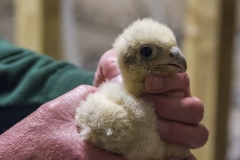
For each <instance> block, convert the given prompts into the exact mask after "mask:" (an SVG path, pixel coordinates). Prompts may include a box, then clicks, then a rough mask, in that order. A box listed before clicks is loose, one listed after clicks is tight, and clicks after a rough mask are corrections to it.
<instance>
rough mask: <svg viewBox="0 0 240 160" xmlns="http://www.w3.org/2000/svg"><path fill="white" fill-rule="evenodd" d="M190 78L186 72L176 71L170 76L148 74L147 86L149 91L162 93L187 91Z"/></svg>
mask: <svg viewBox="0 0 240 160" xmlns="http://www.w3.org/2000/svg"><path fill="white" fill-rule="evenodd" d="M189 85H190V82H189V78H188V75H187V74H186V73H175V74H171V75H168V76H157V75H151V74H150V75H148V76H147V78H146V81H145V88H146V90H147V92H148V93H152V94H161V93H166V92H187V91H188V90H189Z"/></svg>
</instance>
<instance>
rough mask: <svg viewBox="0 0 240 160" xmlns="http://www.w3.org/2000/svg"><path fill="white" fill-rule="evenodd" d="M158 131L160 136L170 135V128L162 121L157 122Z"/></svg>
mask: <svg viewBox="0 0 240 160" xmlns="http://www.w3.org/2000/svg"><path fill="white" fill-rule="evenodd" d="M157 131H158V133H159V134H160V135H166V134H168V133H169V131H170V127H169V125H168V124H166V123H164V122H162V121H158V122H157Z"/></svg>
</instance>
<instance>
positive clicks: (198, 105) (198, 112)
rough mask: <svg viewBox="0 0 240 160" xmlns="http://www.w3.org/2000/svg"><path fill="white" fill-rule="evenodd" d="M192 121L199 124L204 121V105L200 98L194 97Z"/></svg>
mask: <svg viewBox="0 0 240 160" xmlns="http://www.w3.org/2000/svg"><path fill="white" fill-rule="evenodd" d="M192 103H193V104H192V106H193V107H192V122H193V124H198V123H199V122H201V121H202V119H203V116H204V106H203V103H202V102H201V101H200V99H198V98H196V97H194V99H193V102H192Z"/></svg>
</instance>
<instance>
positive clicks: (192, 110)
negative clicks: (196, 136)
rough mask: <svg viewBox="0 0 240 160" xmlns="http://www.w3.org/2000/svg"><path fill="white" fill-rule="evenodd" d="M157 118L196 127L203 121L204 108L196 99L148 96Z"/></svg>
mask: <svg viewBox="0 0 240 160" xmlns="http://www.w3.org/2000/svg"><path fill="white" fill-rule="evenodd" d="M147 100H148V101H152V102H153V103H154V108H155V113H156V115H157V116H158V118H162V119H166V120H171V121H177V122H182V123H186V124H192V125H196V124H198V123H199V122H200V121H201V120H202V119H203V114H204V106H203V104H202V102H201V101H200V100H199V99H198V98H196V97H185V98H173V97H165V96H159V95H148V97H147Z"/></svg>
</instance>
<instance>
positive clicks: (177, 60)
mask: <svg viewBox="0 0 240 160" xmlns="http://www.w3.org/2000/svg"><path fill="white" fill-rule="evenodd" d="M168 65H171V66H172V67H171V68H173V70H174V71H175V72H180V73H181V72H185V71H186V70H187V62H186V60H185V58H184V57H183V55H182V52H181V50H180V49H179V48H178V47H172V48H171V49H170V53H169V61H168Z"/></svg>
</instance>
